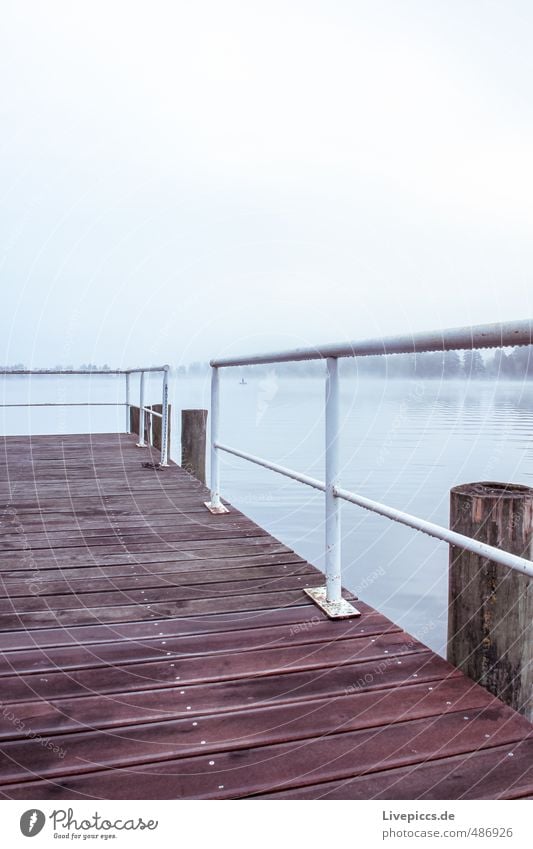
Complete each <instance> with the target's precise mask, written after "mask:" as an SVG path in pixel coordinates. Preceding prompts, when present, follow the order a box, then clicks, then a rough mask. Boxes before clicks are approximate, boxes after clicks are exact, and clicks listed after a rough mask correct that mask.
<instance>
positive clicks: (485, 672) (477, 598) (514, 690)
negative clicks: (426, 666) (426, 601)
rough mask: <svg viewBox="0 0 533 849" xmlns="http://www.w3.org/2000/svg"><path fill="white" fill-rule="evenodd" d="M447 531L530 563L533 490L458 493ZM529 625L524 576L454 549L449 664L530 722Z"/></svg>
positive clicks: (531, 598) (478, 487)
mask: <svg viewBox="0 0 533 849" xmlns="http://www.w3.org/2000/svg"><path fill="white" fill-rule="evenodd" d="M450 526H451V528H452V530H454V531H457V532H459V533H461V534H464V535H465V536H469V537H473V538H475V539H478V540H480V541H482V542H486V543H488V544H489V545H493V546H497V547H498V548H501V549H502V550H504V551H509V552H511V553H512V554H517V555H519V556H521V557H526V558H528V559H530V558H531V553H532V543H533V489H531V488H530V487H527V486H519V485H516V484H504V483H491V482H484V483H470V484H464V485H462V486H456V487H454V488H453V489H452V490H451V493H450ZM532 619H533V587H532V586H531V580H530V579H529V578H528V576H527V575H521V574H520V573H518V572H516V571H514V570H512V569H509V568H507V567H505V566H500V565H498V564H496V563H494V562H493V561H490V560H486V559H485V558H483V557H480V556H479V555H477V554H473V553H471V552H469V551H463V550H461V549H459V548H456V547H455V546H450V572H449V608H448V660H449V661H450V662H451V663H453V664H454V665H455V666H458V667H460V668H461V669H462V671H463V672H464V673H465V674H466V675H468V676H469V677H470V678H472V679H473V680H474V681H477V682H478V683H479V684H481V685H482V686H484V687H486V688H487V689H488V690H489V691H490V692H491V693H493V694H494V695H496V696H498V697H499V698H500V699H502V701H504V702H506V703H507V704H509V705H511V706H512V707H514V708H515V710H517V711H519V712H520V713H522V714H524V715H525V716H527V717H528V719H530V720H532V719H533V706H532V699H531V691H532V685H533V664H532V660H533V645H532V634H531V622H532Z"/></svg>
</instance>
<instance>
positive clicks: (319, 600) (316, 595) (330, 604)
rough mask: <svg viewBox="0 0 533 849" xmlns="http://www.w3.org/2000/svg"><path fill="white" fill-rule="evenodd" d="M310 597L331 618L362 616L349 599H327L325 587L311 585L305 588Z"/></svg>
mask: <svg viewBox="0 0 533 849" xmlns="http://www.w3.org/2000/svg"><path fill="white" fill-rule="evenodd" d="M304 593H307V595H308V596H309V598H310V599H312V600H313V601H314V602H315V604H318V606H319V607H320V609H321V610H323V611H324V613H326V614H327V615H328V616H329V618H330V619H352V618H353V617H354V616H360V615H361V613H360V612H359V610H357V608H355V607H354V606H353V605H351V604H350V602H349V601H346V599H344V598H342V599H341V600H340V601H326V588H325V587H311V588H310V589H305V590H304Z"/></svg>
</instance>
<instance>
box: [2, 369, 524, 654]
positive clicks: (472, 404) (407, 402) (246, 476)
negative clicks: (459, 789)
mask: <svg viewBox="0 0 533 849" xmlns="http://www.w3.org/2000/svg"><path fill="white" fill-rule="evenodd" d="M247 381H248V382H247V383H246V385H240V384H239V382H238V376H237V374H236V372H234V371H233V372H232V371H229V372H228V373H227V374H226V375H225V376H224V378H223V380H222V407H221V441H223V442H225V443H227V444H229V445H232V446H235V447H237V448H240V449H242V450H244V451H249V452H251V453H253V454H256V455H259V456H262V457H265V458H268V459H270V460H272V461H274V462H277V463H280V464H282V465H284V466H289V467H291V468H293V469H297V470H299V471H301V472H304V473H307V474H310V475H312V476H313V477H318V478H321V479H323V475H324V454H323V443H324V421H323V397H324V384H323V381H322V380H320V379H318V378H306V379H301V378H287V377H285V376H281V375H279V374H277V373H276V370H275V369H272V371H270V372H269V373H268V374H266V375H265V374H263V375H261V376H257V377H255V378H251V377H247ZM0 387H1V390H0V395H1V401H2V402H3V403H14V402H20V401H29V400H31V401H32V402H33V403H36V402H40V401H41V402H42V401H54V402H62V401H70V402H73V401H79V402H84V401H88V400H92V401H97V400H98V401H122V402H123V400H124V381H123V379H121V378H117V377H112V376H106V377H94V376H93V377H64V378H60V377H40V378H35V377H34V378H31V379H30V378H18V377H9V378H4V379H2V381H0ZM137 392H138V390H137V383H136V382H135V381H133V380H132V391H131V398H132V402H133V403H135V401H136V400H137V397H138V395H137ZM159 400H160V378H159V377H157V378H151V380H150V382H149V385H148V390H147V396H146V402H147V403H157V402H158V401H159ZM170 400H171V403H172V404H173V416H172V418H173V422H172V427H173V433H174V434H175V435H176V436H175V438H174V445H173V450H172V456H173V459H175V460H177V461H178V462H179V459H180V458H179V411H180V410H181V409H182V408H186V407H205V408H208V406H209V403H208V402H209V380H208V377H206V378H194V379H193V378H186V379H183V378H182V379H177V378H175V377H173V378H172V379H171V385H170ZM0 415H1V416H2V427H3V432H4V433H7V434H14V433H75V432H86V431H92V432H105V431H110V430H124V421H125V412H124V407H120V408H114V407H100V408H98V407H89V408H83V407H79V408H78V407H76V408H60V407H58V408H33V409H22V410H21V409H17V408H11V409H4V410H2V411H1V413H0ZM342 426H343V431H342V439H341V459H342V469H343V470H342V476H341V482H342V485H343V486H345V487H347V488H349V489H352V490H354V491H356V492H360V493H362V494H363V495H366V496H368V497H370V498H374V499H377V500H380V501H383V502H385V503H386V504H390V505H393V506H395V507H399V508H401V509H403V510H406V511H408V512H411V513H414V514H416V515H418V516H421V517H423V518H425V519H429V520H431V521H434V522H438V523H441V524H447V523H448V502H449V490H450V488H451V487H452V486H454V485H456V484H459V483H467V482H469V481H474V480H500V481H513V482H515V483H524V484H529V485H533V438H532V437H533V387H532V385H531V384H526V383H524V384H522V383H519V382H512V383H511V382H499V383H495V382H482V381H479V382H473V381H472V382H467V381H448V382H439V381H405V382H404V381H399V380H389V381H386V380H370V379H360V380H358V379H356V378H344V379H343V380H342ZM221 491H222V494H223V496H224V497H226V498H227V499H229V500H230V501H231V502H233V503H234V504H235V506H237V507H239V508H240V509H241V510H242V511H243V512H244V513H246V514H247V515H248V516H250V517H251V518H252V519H254V520H255V521H257V522H258V523H259V524H260V525H262V526H263V527H264V528H266V529H267V530H269V531H270V532H271V533H272V534H273V535H274V536H276V537H278V538H279V539H280V540H282V541H283V542H284V543H286V544H287V545H289V546H291V547H292V548H294V549H295V550H296V551H297V552H298V553H299V554H301V555H303V556H304V557H306V558H308V559H309V560H310V561H311V562H313V563H315V564H316V565H317V566H319V567H322V554H323V536H324V528H323V496H322V495H321V494H320V493H317V492H315V491H313V490H311V489H309V488H307V487H305V486H303V485H302V484H298V483H296V482H293V481H290V480H288V479H286V478H283V477H281V476H279V475H276V474H274V473H272V472H269V471H267V470H265V469H261V468H259V467H257V466H254V465H252V464H250V463H247V462H246V461H243V460H240V459H238V458H235V457H231V456H230V455H226V454H224V455H222V465H221ZM342 537H343V555H342V556H343V583H344V584H345V586H347V587H349V588H350V589H352V590H354V591H355V592H356V593H358V594H360V595H361V597H362V598H363V599H364V600H365V601H367V602H369V603H370V604H372V605H374V606H375V607H377V608H378V609H379V610H380V611H382V612H383V613H385V614H386V615H388V616H389V617H390V618H391V619H393V620H394V621H395V622H397V623H398V624H400V625H402V626H403V627H404V628H406V629H407V630H408V631H410V632H411V633H412V634H414V635H415V636H417V637H419V638H420V639H421V640H423V641H424V642H425V643H426V644H427V645H429V646H431V647H432V648H433V649H435V650H436V651H438V652H439V653H441V654H444V653H445V641H446V607H447V560H448V550H447V546H446V545H445V544H444V543H439V542H438V541H436V540H432V539H430V538H428V537H425V536H423V535H422V534H417V533H416V532H414V531H412V530H410V529H408V528H403V527H401V526H399V525H397V524H396V523H393V522H390V521H388V520H387V519H384V518H381V517H379V516H376V515H373V514H371V513H368V512H367V511H364V510H362V509H360V508H358V507H355V506H354V505H350V504H343V508H342Z"/></svg>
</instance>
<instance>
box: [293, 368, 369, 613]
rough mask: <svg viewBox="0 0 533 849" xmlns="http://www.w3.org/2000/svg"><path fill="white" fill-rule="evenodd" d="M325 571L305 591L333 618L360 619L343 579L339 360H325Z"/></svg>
mask: <svg viewBox="0 0 533 849" xmlns="http://www.w3.org/2000/svg"><path fill="white" fill-rule="evenodd" d="M325 419H326V428H325V431H326V434H325V457H326V475H325V478H326V479H325V484H326V489H325V492H324V496H325V572H326V586H325V587H312V588H310V589H306V590H305V592H306V593H307V595H308V596H310V598H312V599H313V601H314V602H316V604H318V605H319V607H321V608H322V610H323V611H324V612H325V613H327V615H328V616H329V617H330V619H349V618H351V617H352V616H359V615H360V614H359V611H358V610H356V608H355V607H353V605H352V604H350V602H349V601H346V600H345V599H344V598H343V597H342V592H341V590H342V579H341V503H340V499H339V498H337V496H336V495H335V487H336V486H338V484H339V471H340V459H339V458H340V452H339V441H340V393H339V361H338V359H337V358H336V357H328V358H327V359H326V397H325Z"/></svg>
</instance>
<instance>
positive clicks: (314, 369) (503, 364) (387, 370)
mask: <svg viewBox="0 0 533 849" xmlns="http://www.w3.org/2000/svg"><path fill="white" fill-rule="evenodd" d="M24 368H25V367H24V365H23V364H22V363H15V364H14V365H11V366H6V367H5V369H3V370H4V371H24ZM78 368H79V370H80V371H87V372H92V371H97V372H106V371H110V370H111V369H110V367H109V366H108V365H107V363H105V364H104V365H103V366H98V365H95V364H94V363H82V365H81V366H79V367H78ZM340 368H341V373H342V374H347V375H355V374H359V375H364V376H368V377H387V378H389V377H397V378H421V379H424V380H425V379H427V378H438V379H443V378H444V379H446V380H447V379H454V378H463V379H465V378H466V379H476V380H482V379H494V378H505V379H506V380H507V379H510V380H523V379H524V378H527V377H533V345H524V346H522V347H519V348H513V349H510V348H494V349H492V350H490V351H486V352H483V353H482V352H481V351H462V352H461V351H437V352H432V353H429V352H426V353H423V354H389V355H385V356H381V357H346V358H343V359H342V360H341V362H340ZM72 369H73V366H70V365H69V366H62V365H58V366H55V367H54V368H53V369H52V371H64V370H72ZM36 371H39V369H36ZM173 371H174V373H175V374H176V375H178V376H179V377H202V376H207V374H208V372H209V363H206V362H193V363H190V364H189V365H180V366H177V367H176V368H175V369H173ZM226 371H227V373H228V374H230V373H231V371H233V373H234V374H235V376H236V377H237V379H238V380H240V379H241V378H248V377H250V378H253V377H259V376H264V375H266V374H268V373H269V372H271V371H275V372H276V374H278V375H280V376H287V377H316V376H318V375H323V373H324V363H323V361H320V360H308V361H304V362H290V363H273V364H272V365H262V366H243V367H240V368H235V369H232V370H230V369H227V370H226Z"/></svg>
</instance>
